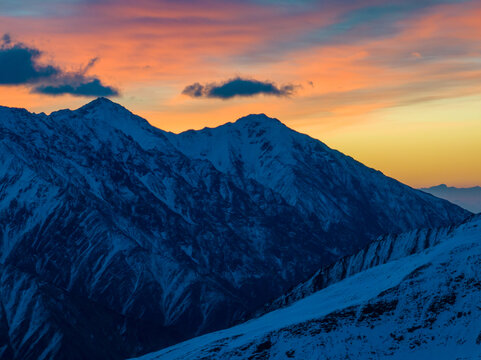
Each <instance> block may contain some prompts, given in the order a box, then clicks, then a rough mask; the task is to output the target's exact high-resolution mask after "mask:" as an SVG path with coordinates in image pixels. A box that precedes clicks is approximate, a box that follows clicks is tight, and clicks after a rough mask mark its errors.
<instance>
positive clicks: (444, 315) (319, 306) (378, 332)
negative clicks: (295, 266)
mask: <svg viewBox="0 0 481 360" xmlns="http://www.w3.org/2000/svg"><path fill="white" fill-rule="evenodd" d="M438 234H439V238H438V240H437V242H438V243H437V244H436V245H434V246H433V247H431V248H428V249H426V250H423V251H421V252H419V253H416V254H413V255H409V256H406V257H402V258H400V259H397V260H393V261H389V262H387V263H386V264H382V265H379V266H375V267H372V268H370V269H368V270H364V271H361V272H359V273H357V274H355V275H353V276H349V277H347V278H345V279H344V280H341V281H339V282H337V283H334V284H332V285H330V286H328V287H326V288H324V289H323V290H320V291H318V292H316V293H314V294H312V295H310V296H308V297H306V298H304V299H302V300H300V301H297V302H295V303H293V304H292V305H290V306H288V307H285V308H283V309H279V310H276V311H272V312H270V313H268V314H266V315H264V316H262V317H260V318H257V319H254V320H250V321H248V322H246V323H243V324H241V325H238V326H235V327H233V328H230V329H227V330H223V331H218V332H215V333H211V334H207V335H204V336H201V337H198V338H194V339H191V340H189V341H187V342H184V343H181V344H178V345H175V346H172V347H169V348H167V349H164V350H161V351H159V352H157V353H153V354H150V355H147V356H144V357H142V358H141V359H142V360H151V359H152V360H154V359H158V360H161V359H192V360H193V359H207V358H208V359H287V358H293V359H346V358H354V359H378V358H382V359H425V358H436V359H455V358H456V359H479V358H480V357H481V322H479V318H480V317H481V308H480V307H479V302H480V300H481V275H480V272H479V268H480V265H481V218H480V217H479V216H478V217H476V218H473V219H471V220H470V221H468V222H466V223H465V224H463V225H460V226H458V227H456V228H454V229H450V230H448V229H447V230H445V231H444V232H439V233H438ZM411 236H415V235H414V233H411ZM398 239H399V241H401V242H406V241H409V236H408V235H406V236H405V237H399V238H398Z"/></svg>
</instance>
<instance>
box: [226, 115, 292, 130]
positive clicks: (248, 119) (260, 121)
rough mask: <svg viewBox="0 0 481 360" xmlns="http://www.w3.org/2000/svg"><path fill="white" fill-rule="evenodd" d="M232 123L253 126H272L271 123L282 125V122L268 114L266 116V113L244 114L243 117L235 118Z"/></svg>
mask: <svg viewBox="0 0 481 360" xmlns="http://www.w3.org/2000/svg"><path fill="white" fill-rule="evenodd" d="M234 124H239V125H243V126H249V127H251V126H253V127H257V126H259V125H263V126H266V125H269V126H273V125H284V124H283V123H282V122H280V121H279V120H277V119H275V118H271V117H269V116H267V115H266V114H263V113H262V114H250V115H247V116H244V117H241V118H239V119H237V120H236V121H235V122H234Z"/></svg>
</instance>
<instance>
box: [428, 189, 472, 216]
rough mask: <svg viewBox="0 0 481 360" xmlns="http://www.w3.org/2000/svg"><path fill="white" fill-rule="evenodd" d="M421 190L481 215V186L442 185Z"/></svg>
mask: <svg viewBox="0 0 481 360" xmlns="http://www.w3.org/2000/svg"><path fill="white" fill-rule="evenodd" d="M420 190H422V191H424V192H427V193H428V194H431V195H434V196H436V197H438V198H441V199H445V200H448V201H450V202H452V203H453V204H456V205H458V206H461V207H462V208H464V209H466V210H469V211H471V212H473V213H475V214H477V213H481V186H474V187H470V188H458V187H454V186H447V185H445V184H441V185H437V186H433V187H429V188H422V189H420Z"/></svg>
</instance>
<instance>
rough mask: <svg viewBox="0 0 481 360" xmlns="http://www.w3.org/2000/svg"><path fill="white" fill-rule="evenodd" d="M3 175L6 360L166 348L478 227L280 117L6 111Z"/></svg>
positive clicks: (112, 355)
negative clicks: (411, 247)
mask: <svg viewBox="0 0 481 360" xmlns="http://www.w3.org/2000/svg"><path fill="white" fill-rule="evenodd" d="M0 164H1V165H0V251H1V253H0V271H1V276H0V358H2V359H3V358H5V359H22V360H26V359H122V358H126V357H132V356H137V355H140V354H143V353H147V352H149V351H153V350H158V349H160V348H162V347H165V346H168V345H171V344H174V343H176V342H179V341H182V340H185V339H188V338H191V337H194V336H196V335H199V334H203V333H206V332H208V331H213V330H218V329H220V328H224V327H228V326H230V325H232V324H234V323H238V322H239V321H242V320H243V319H245V318H246V317H247V316H248V314H252V313H254V312H255V310H256V309H258V308H261V307H262V306H263V305H264V304H265V303H267V302H269V301H272V300H273V299H275V298H278V297H279V296H281V295H282V294H284V293H285V292H286V291H287V290H288V289H289V288H292V287H293V286H295V285H297V284H299V283H300V282H301V281H304V280H305V279H307V278H308V277H309V276H311V275H312V274H313V273H314V272H315V271H316V270H318V269H319V268H320V267H322V266H325V265H327V264H330V263H332V262H334V261H336V260H337V259H339V258H340V257H343V256H347V255H350V254H352V253H354V252H356V251H358V250H359V249H360V248H362V247H364V246H366V245H368V244H369V243H370V242H371V241H372V240H374V239H376V238H378V237H379V236H380V235H382V234H386V233H392V232H394V233H400V232H405V231H409V230H413V229H417V228H419V227H431V228H435V227H439V226H446V225H451V224H454V223H459V222H461V221H463V220H464V219H465V218H466V217H467V216H469V215H470V213H469V212H468V211H466V210H464V209H461V208H460V207H458V206H456V205H453V204H451V203H449V202H447V201H445V200H441V199H438V198H436V197H434V196H432V195H429V194H426V193H424V192H422V191H419V190H415V189H412V188H410V187H408V186H406V185H403V184H401V183H399V182H398V181H396V180H394V179H391V178H388V177H386V176H384V175H383V174H382V173H380V172H379V171H376V170H373V169H370V168H367V167H366V166H364V165H362V164H360V163H359V162H357V161H355V160H353V159H352V158H350V157H348V156H345V155H343V154H341V153H340V152H338V151H335V150H332V149H330V148H328V147H327V146H326V145H324V144H323V143H321V142H320V141H318V140H315V139H312V138H310V137H309V136H307V135H303V134H299V133H297V132H295V131H293V130H291V129H289V128H287V127H286V126H285V125H283V124H282V123H280V122H279V121H277V120H275V119H271V118H269V117H267V116H265V115H250V116H247V117H245V118H242V119H239V120H238V121H236V122H235V123H228V124H226V125H223V126H220V127H218V128H215V129H204V130H200V131H188V132H185V133H182V134H179V135H176V134H172V133H167V132H164V131H162V130H159V129H157V128H154V127H152V126H150V125H149V123H148V122H147V121H146V120H144V119H142V118H140V117H138V116H136V115H134V114H132V113H131V112H129V111H128V110H126V109H125V108H123V107H122V106H120V105H118V104H115V103H113V102H111V101H109V100H107V99H103V98H100V99H97V100H95V101H93V102H91V103H89V104H87V105H85V106H83V107H81V108H80V109H77V110H74V111H71V110H61V111H57V112H54V113H52V114H50V115H48V116H47V115H45V114H32V113H29V112H28V111H26V110H24V109H13V108H6V107H0Z"/></svg>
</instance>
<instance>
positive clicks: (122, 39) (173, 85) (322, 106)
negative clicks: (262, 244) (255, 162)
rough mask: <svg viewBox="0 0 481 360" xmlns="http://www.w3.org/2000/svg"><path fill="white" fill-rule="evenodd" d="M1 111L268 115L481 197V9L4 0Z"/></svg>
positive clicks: (418, 177)
mask: <svg viewBox="0 0 481 360" xmlns="http://www.w3.org/2000/svg"><path fill="white" fill-rule="evenodd" d="M0 38H1V40H0V42H1V45H0V104H1V105H4V106H14V107H25V108H27V109H28V110H30V111H34V112H42V111H43V112H46V113H49V112H51V111H54V110H58V109H60V108H77V107H79V106H81V105H83V104H84V103H86V102H88V101H90V100H91V99H93V98H95V97H97V96H108V97H110V98H111V99H112V100H113V101H116V102H118V103H120V104H122V105H124V106H125V107H127V108H128V109H129V110H131V111H133V112H134V113H137V114H139V115H141V116H143V117H145V118H146V119H147V120H149V122H150V123H151V124H152V125H154V126H157V127H160V128H162V129H164V130H169V131H174V132H179V131H183V130H187V129H192V128H193V129H200V128H203V127H205V126H217V125H220V124H223V123H225V122H228V121H233V120H235V119H237V118H239V117H241V116H244V115H247V114H250V113H265V114H267V115H269V116H271V117H276V118H278V119H279V120H281V121H282V122H284V123H285V124H286V125H288V126H289V127H291V128H293V129H295V130H298V131H301V132H304V133H307V134H309V135H311V136H312V137H315V138H318V139H320V140H321V141H323V142H325V143H326V144H327V145H329V146H331V147H333V148H336V149H338V150H340V151H342V152H344V153H346V154H348V155H351V156H353V157H354V158H356V159H357V160H359V161H361V162H363V163H365V164H366V165H368V166H371V167H374V168H376V169H379V170H381V171H383V172H384V173H385V174H386V175H389V176H392V177H395V178H397V179H399V180H401V181H403V182H405V183H407V184H409V185H411V186H415V187H421V186H431V185H437V184H440V183H446V184H448V185H453V186H474V185H481V160H480V155H481V0H476V1H449V0H446V1H430V0H392V1H386V0H384V1H380V0H366V1H354V0H346V1H335V0H328V1H307V0H306V1H289V0H283V1H282V0H281V1H273V0H250V1H233V0H222V1H220V0H208V1H193V0H177V1H169V0H136V1H127V0H95V1H94V0H70V1H65V0H64V1H60V0H44V1H37V0H22V1H18V0H1V1H0Z"/></svg>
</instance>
